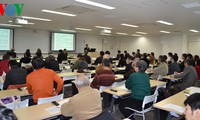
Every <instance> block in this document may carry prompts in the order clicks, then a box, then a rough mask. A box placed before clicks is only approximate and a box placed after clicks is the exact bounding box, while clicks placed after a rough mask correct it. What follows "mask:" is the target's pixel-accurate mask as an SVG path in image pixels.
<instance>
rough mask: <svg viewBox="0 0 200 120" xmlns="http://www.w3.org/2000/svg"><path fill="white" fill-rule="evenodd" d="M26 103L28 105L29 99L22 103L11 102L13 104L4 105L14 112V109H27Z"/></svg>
mask: <svg viewBox="0 0 200 120" xmlns="http://www.w3.org/2000/svg"><path fill="white" fill-rule="evenodd" d="M28 103H29V99H26V100H24V101H19V102H13V103H9V104H5V107H7V108H9V109H12V110H14V109H19V108H24V107H28Z"/></svg>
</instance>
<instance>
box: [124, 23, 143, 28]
mask: <svg viewBox="0 0 200 120" xmlns="http://www.w3.org/2000/svg"><path fill="white" fill-rule="evenodd" d="M121 25H123V26H128V27H139V26H136V25H131V24H126V23H122V24H121Z"/></svg>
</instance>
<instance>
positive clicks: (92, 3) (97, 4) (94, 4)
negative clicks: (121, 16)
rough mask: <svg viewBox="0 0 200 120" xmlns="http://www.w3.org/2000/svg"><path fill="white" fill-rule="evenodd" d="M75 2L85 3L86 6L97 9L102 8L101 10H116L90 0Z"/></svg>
mask: <svg viewBox="0 0 200 120" xmlns="http://www.w3.org/2000/svg"><path fill="white" fill-rule="evenodd" d="M75 1H77V2H81V3H85V4H88V5H93V6H96V7H101V8H104V9H109V10H112V9H115V8H114V7H111V6H108V5H104V4H101V3H97V2H93V1H89V0H75Z"/></svg>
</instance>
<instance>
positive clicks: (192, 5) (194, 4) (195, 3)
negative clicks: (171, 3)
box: [182, 2, 200, 8]
mask: <svg viewBox="0 0 200 120" xmlns="http://www.w3.org/2000/svg"><path fill="white" fill-rule="evenodd" d="M182 6H183V7H185V8H194V7H200V4H199V2H193V3H186V4H182Z"/></svg>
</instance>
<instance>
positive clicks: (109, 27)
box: [95, 26, 112, 29]
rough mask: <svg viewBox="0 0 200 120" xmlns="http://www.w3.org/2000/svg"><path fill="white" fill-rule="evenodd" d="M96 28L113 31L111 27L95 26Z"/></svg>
mask: <svg viewBox="0 0 200 120" xmlns="http://www.w3.org/2000/svg"><path fill="white" fill-rule="evenodd" d="M95 27H96V28H102V29H112V28H111V27H104V26H95Z"/></svg>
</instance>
